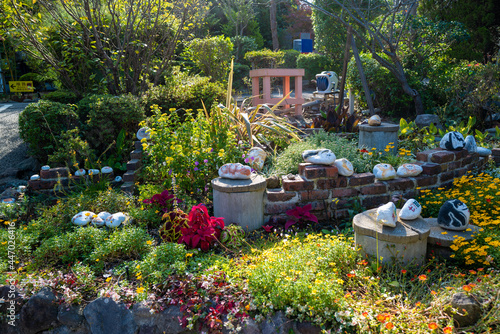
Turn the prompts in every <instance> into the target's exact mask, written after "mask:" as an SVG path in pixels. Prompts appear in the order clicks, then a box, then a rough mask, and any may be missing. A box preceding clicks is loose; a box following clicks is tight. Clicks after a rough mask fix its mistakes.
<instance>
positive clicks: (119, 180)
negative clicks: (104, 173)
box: [114, 176, 123, 182]
mask: <svg viewBox="0 0 500 334" xmlns="http://www.w3.org/2000/svg"><path fill="white" fill-rule="evenodd" d="M114 181H115V182H122V181H123V178H122V177H121V176H117V177H115V180H114Z"/></svg>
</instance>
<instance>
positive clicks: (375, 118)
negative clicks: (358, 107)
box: [368, 115, 382, 126]
mask: <svg viewBox="0 0 500 334" xmlns="http://www.w3.org/2000/svg"><path fill="white" fill-rule="evenodd" d="M380 124H382V119H381V118H380V116H379V115H373V116H372V117H370V118H369V119H368V125H371V126H378V125H380Z"/></svg>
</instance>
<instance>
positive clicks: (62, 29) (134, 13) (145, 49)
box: [0, 0, 206, 96]
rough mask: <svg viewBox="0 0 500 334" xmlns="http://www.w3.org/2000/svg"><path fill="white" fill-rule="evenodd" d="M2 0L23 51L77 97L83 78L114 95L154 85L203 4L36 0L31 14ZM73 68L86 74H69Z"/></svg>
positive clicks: (15, 0) (4, 15)
mask: <svg viewBox="0 0 500 334" xmlns="http://www.w3.org/2000/svg"><path fill="white" fill-rule="evenodd" d="M7 1H9V3H10V8H11V12H7V11H5V10H3V8H2V10H1V12H0V14H1V15H2V18H3V19H4V20H11V21H12V22H14V23H13V25H14V27H15V29H16V30H17V32H18V33H19V34H20V35H21V36H22V38H23V40H24V43H25V46H26V47H25V50H26V51H27V52H29V53H30V55H31V56H32V57H36V58H39V59H42V60H43V61H45V62H46V63H48V64H50V66H52V67H53V68H54V69H55V70H56V71H57V72H58V74H59V77H60V79H61V81H62V82H63V84H64V85H65V86H66V87H67V88H68V89H70V90H72V91H73V92H75V93H76V94H77V95H79V96H81V95H82V94H83V93H84V91H82V88H84V89H87V88H88V87H82V85H81V83H80V82H81V81H85V80H86V78H87V77H88V78H90V79H96V78H97V79H98V81H99V82H100V83H102V84H104V85H105V86H106V88H107V90H108V92H109V93H111V94H115V95H118V94H122V93H132V94H139V93H140V92H141V91H143V90H145V89H146V87H147V83H148V81H151V82H152V83H153V84H158V83H159V82H160V80H161V79H162V76H163V75H164V73H165V71H166V70H167V69H168V68H169V66H170V64H171V61H172V59H173V56H174V52H175V49H176V46H177V45H178V43H179V41H180V40H181V39H182V38H183V37H184V36H185V35H186V34H187V33H188V32H189V30H190V28H192V27H194V25H195V24H196V23H197V22H198V20H199V19H200V18H201V17H202V15H203V13H204V9H205V8H206V7H205V6H204V3H203V2H202V1H203V0H188V1H180V0H174V1H173V2H165V1H161V0H106V1H102V0H54V1H52V0H39V1H38V2H37V4H38V6H39V8H40V11H39V12H38V13H37V15H32V14H33V13H32V10H31V9H30V8H29V7H27V6H26V5H25V4H23V3H22V2H21V1H19V0H7ZM43 22H48V24H44V23H43ZM49 37H50V38H49ZM75 69H77V71H76V72H77V73H76V74H79V71H80V72H81V71H83V69H88V71H87V72H86V73H85V74H88V75H86V76H77V77H75ZM80 74H81V73H80Z"/></svg>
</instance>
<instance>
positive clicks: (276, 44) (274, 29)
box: [269, 0, 280, 51]
mask: <svg viewBox="0 0 500 334" xmlns="http://www.w3.org/2000/svg"><path fill="white" fill-rule="evenodd" d="M276 11H277V9H276V0H270V1H269V20H270V24H271V37H272V39H273V50H274V51H278V50H279V48H280V41H279V39H278V21H277V20H276Z"/></svg>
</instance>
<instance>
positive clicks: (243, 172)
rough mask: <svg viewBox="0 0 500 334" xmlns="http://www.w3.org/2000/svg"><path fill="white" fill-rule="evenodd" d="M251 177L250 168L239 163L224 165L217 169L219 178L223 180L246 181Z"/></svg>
mask: <svg viewBox="0 0 500 334" xmlns="http://www.w3.org/2000/svg"><path fill="white" fill-rule="evenodd" d="M251 175H252V168H250V167H249V166H245V165H242V164H240V163H230V164H225V165H224V166H222V167H221V168H219V176H220V177H222V178H225V179H233V180H246V179H249V178H250V176H251Z"/></svg>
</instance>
